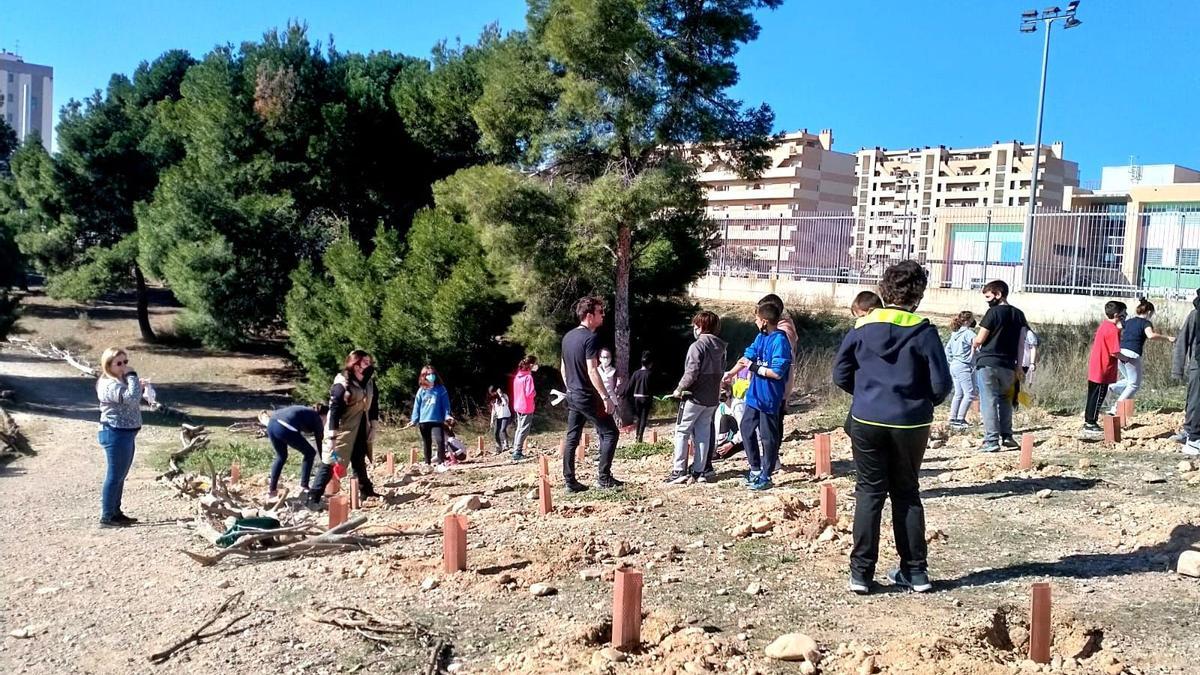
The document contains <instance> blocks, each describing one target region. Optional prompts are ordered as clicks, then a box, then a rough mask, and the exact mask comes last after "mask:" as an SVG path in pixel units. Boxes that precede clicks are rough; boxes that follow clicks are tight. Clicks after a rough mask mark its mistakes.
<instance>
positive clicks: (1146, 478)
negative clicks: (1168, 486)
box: [1142, 473, 1167, 483]
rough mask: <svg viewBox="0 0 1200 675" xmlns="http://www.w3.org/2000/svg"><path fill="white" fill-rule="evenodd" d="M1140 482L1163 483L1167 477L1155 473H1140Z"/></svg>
mask: <svg viewBox="0 0 1200 675" xmlns="http://www.w3.org/2000/svg"><path fill="white" fill-rule="evenodd" d="M1142 482H1143V483H1165V482H1167V479H1166V478H1164V477H1163V476H1160V475H1158V474H1156V473H1144V474H1142Z"/></svg>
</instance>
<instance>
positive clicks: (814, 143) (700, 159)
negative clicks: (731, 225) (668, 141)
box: [689, 129, 854, 220]
mask: <svg viewBox="0 0 1200 675" xmlns="http://www.w3.org/2000/svg"><path fill="white" fill-rule="evenodd" d="M767 156H768V159H769V160H770V161H769V164H768V168H767V169H766V170H765V171H763V173H762V175H761V176H759V177H758V178H755V179H753V180H747V179H744V178H742V177H740V176H738V174H737V173H736V172H734V171H733V170H732V169H731V168H730V167H729V165H728V164H726V163H725V162H724V161H723V160H722V159H721V157H720V156H719V153H710V152H702V151H698V150H697V151H694V152H693V153H692V154H690V155H689V157H690V158H691V159H692V160H693V161H695V162H697V163H698V164H699V166H700V176H699V179H700V184H701V185H702V186H703V187H704V189H705V195H706V198H707V200H708V209H707V211H708V215H709V216H710V217H712V218H713V219H714V220H723V219H726V218H731V219H740V218H779V217H785V218H786V217H791V216H793V215H796V214H797V213H801V212H812V211H840V212H847V211H849V210H850V209H851V207H853V206H854V155H851V154H848V153H845V152H835V151H834V150H833V131H831V130H829V129H825V130H822V131H821V132H820V133H819V134H810V133H808V130H807V129H801V130H800V131H797V132H794V133H789V134H784V135H783V136H781V137H780V138H779V139H778V142H777V144H776V145H775V147H773V148H772V149H771V150H770V151H768V153H767Z"/></svg>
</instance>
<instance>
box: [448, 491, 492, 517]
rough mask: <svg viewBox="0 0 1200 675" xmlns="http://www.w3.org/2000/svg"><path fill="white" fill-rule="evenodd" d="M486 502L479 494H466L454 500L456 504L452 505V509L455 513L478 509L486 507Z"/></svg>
mask: <svg viewBox="0 0 1200 675" xmlns="http://www.w3.org/2000/svg"><path fill="white" fill-rule="evenodd" d="M484 503H485V502H484V501H483V499H481V498H480V497H479V495H464V496H462V497H459V498H458V501H456V502H454V506H452V507H450V510H451V511H452V512H454V513H466V512H468V511H478V510H479V509H482V508H486V507H485V506H484ZM489 506H490V504H489Z"/></svg>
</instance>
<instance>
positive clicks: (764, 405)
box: [723, 302, 792, 490]
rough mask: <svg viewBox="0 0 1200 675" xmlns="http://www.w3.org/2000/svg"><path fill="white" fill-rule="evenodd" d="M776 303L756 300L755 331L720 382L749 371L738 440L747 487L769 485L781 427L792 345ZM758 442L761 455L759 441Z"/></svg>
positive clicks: (777, 452) (790, 366)
mask: <svg viewBox="0 0 1200 675" xmlns="http://www.w3.org/2000/svg"><path fill="white" fill-rule="evenodd" d="M780 315H781V312H780V308H779V306H778V305H776V304H775V303H771V302H760V303H759V304H758V307H757V308H756V309H755V311H754V324H755V325H756V326H758V330H759V334H758V335H757V336H756V337H755V338H754V342H753V343H751V344H750V346H749V347H747V348H746V352H745V353H744V354H743V355H742V358H740V359H738V362H737V363H735V364H733V368H731V369H730V370H729V372H727V373H725V378H724V380H723V382H726V383H728V382H731V381H732V380H733V378H734V376H736V375H737V373H738V371H740V370H742V369H743V368H748V369H749V370H750V388H749V389H748V390H747V391H746V411H745V413H743V415H742V424H741V432H742V443H743V445H744V446H745V448H746V459H748V460H749V462H750V472H749V473H748V474H746V483H747V485H748V486H749V488H750V489H751V490H766V489H768V488H770V487H772V483H771V472H772V470H773V469H774V468H775V464H776V462H777V460H778V459H779V442H780V440H782V439H780V437H779V436H780V434H779V432H778V430H779V429H782V428H783V423H782V416H783V397H784V385H785V383H786V382H787V380H788V373H789V372H790V371H791V368H792V347H791V344H790V343H789V342H788V339H787V336H786V335H784V333H783V331H781V330H779V318H780ZM760 440H761V442H762V447H761V454H760V452H759V450H760V448H759V441H760Z"/></svg>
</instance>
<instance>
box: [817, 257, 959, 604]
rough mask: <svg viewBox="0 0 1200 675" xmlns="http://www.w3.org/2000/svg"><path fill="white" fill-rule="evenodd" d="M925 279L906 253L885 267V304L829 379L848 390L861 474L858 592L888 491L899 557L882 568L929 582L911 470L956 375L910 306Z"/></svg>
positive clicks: (846, 345) (902, 580)
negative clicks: (896, 562)
mask: <svg viewBox="0 0 1200 675" xmlns="http://www.w3.org/2000/svg"><path fill="white" fill-rule="evenodd" d="M926 283H927V279H926V275H925V270H923V269H922V268H921V266H920V265H918V264H917V263H916V262H913V261H911V260H905V261H903V262H900V263H897V264H895V265H892V266H891V267H889V268H888V269H887V270H886V271H884V273H883V278H882V279H881V280H880V282H879V295H880V296H881V297H882V298H883V302H884V305H885V306H884V308H883V309H876V310H874V311H872V312H871V313H870V314H868V315H867V316H864V317H862V318H860V319H859V320H858V321H857V322H855V324H854V328H853V329H852V330H851V331H850V332H849V333H848V334H847V335H846V338H845V339H844V340H842V346H841V347H840V348H839V349H838V354H837V357H836V359H835V360H834V364H833V383H834V384H836V385H837V386H838V387H840V388H841V389H843V390H844V391H846V392H848V393H850V394H852V395H853V396H854V400H853V402H852V403H851V405H850V420H849V423H848V425H847V427H848V428H847V431H848V432H849V434H850V445H851V447H852V449H853V451H854V465H855V470H856V473H857V475H858V482H857V486H856V489H855V499H854V535H853V540H854V547H853V549H852V550H851V552H850V590H851V591H853V592H855V593H858V594H864V593H869V592H870V590H871V580H872V577H874V576H875V564H876V562H877V561H878V560H879V521H880V519H881V518H882V515H883V502H884V500H885V499H886V498H887V497H889V496H890V497H891V499H892V531H893V533H894V534H895V537H896V550H897V552H898V553H899V554H900V567H899V568H898V569H895V570H892V571H890V572H888V578H889V579H890V580H891V581H892V583H894V584H895V585H897V586H905V587H909V588H911V589H912V590H914V591H918V592H924V591H928V590H930V589H932V588H933V585H932V584H931V583H930V581H929V574H928V572H927V571H926V560H925V556H926V545H925V510H924V508H923V507H922V506H921V495H920V486H919V485H918V482H917V478H918V475H919V473H920V470H921V460H922V459H923V458H924V456H925V447H926V446H927V445H928V443H929V428H930V426H931V425H932V424H933V409H934V408H935V407H936V406H937V405H938V404H940V403H941V402H942V401H944V400H945V399H946V396H947V395H948V394H949V393H950V391H951V388H952V386H953V385H952V380H951V379H950V366H949V365H948V364H947V363H946V353H945V351H944V350H943V348H942V342H941V339H940V338H939V337H938V332H937V329H936V328H934V327H933V325H932V324H930V323H929V321H927V320H925V319H922V318H921V317H919V316H917V315H916V314H914V313H913V312H914V311H915V310H916V308H917V305H918V304H920V302H921V298H923V297H924V295H925V285H926Z"/></svg>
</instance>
